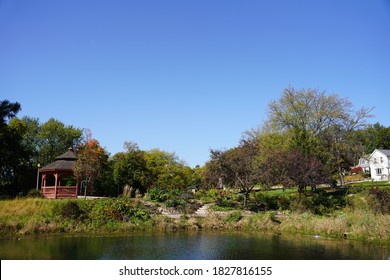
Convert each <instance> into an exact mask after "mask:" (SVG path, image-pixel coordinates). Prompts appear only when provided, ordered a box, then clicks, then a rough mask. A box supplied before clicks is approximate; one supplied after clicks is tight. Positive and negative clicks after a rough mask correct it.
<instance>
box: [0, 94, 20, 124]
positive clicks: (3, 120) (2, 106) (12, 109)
mask: <svg viewBox="0 0 390 280" xmlns="http://www.w3.org/2000/svg"><path fill="white" fill-rule="evenodd" d="M20 110H21V106H20V103H18V102H14V103H12V102H10V101H9V100H2V101H0V127H3V126H5V125H6V124H7V121H9V120H11V119H13V118H15V117H16V114H17V113H19V111H20Z"/></svg>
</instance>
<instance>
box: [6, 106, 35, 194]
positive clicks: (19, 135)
mask: <svg viewBox="0 0 390 280" xmlns="http://www.w3.org/2000/svg"><path fill="white" fill-rule="evenodd" d="M20 109H21V107H20V104H19V103H17V102H15V103H11V102H9V101H8V100H4V101H1V102H0V195H5V196H7V195H11V196H12V195H16V194H18V193H19V192H20V191H23V190H25V189H28V188H29V186H28V185H26V180H24V179H23V174H26V169H27V166H28V159H29V156H30V154H29V151H28V149H26V146H25V145H24V144H23V135H24V134H25V132H26V126H25V125H24V124H23V123H22V122H21V121H20V120H18V119H17V118H15V117H16V114H17V113H18V112H19V111H20Z"/></svg>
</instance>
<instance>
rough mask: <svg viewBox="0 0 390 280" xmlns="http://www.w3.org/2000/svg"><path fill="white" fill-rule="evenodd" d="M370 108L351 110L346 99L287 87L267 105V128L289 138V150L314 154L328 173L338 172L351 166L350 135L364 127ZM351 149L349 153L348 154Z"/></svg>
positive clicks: (352, 158) (351, 144)
mask: <svg viewBox="0 0 390 280" xmlns="http://www.w3.org/2000/svg"><path fill="white" fill-rule="evenodd" d="M371 111H372V109H369V108H365V107H363V108H361V109H358V110H355V109H354V107H353V105H352V103H351V102H350V101H349V100H348V99H347V98H341V97H339V96H338V95H335V94H333V95H325V93H324V92H322V91H319V90H316V89H302V90H295V89H293V88H291V87H290V88H287V89H285V90H284V92H283V94H282V97H281V98H280V99H278V100H276V101H272V102H271V103H270V104H269V120H268V127H270V128H271V129H272V130H273V131H275V132H286V131H287V132H288V133H289V134H290V135H291V139H292V146H291V148H298V149H301V150H302V151H304V152H305V153H306V154H307V155H316V156H319V158H320V159H321V160H322V162H323V163H324V164H325V163H326V165H327V168H328V170H331V171H332V172H333V173H338V174H339V176H340V181H341V184H343V181H344V180H343V174H344V170H345V169H346V168H347V167H348V166H352V165H353V163H354V158H355V154H356V153H358V152H359V151H358V149H359V147H361V145H359V144H358V143H355V142H354V139H353V137H352V136H353V133H354V132H355V131H356V130H358V129H361V128H364V127H365V126H366V125H367V119H368V118H369V117H371V115H370V112H371ZM351 147H353V149H352V150H353V153H351Z"/></svg>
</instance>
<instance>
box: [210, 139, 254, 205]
mask: <svg viewBox="0 0 390 280" xmlns="http://www.w3.org/2000/svg"><path fill="white" fill-rule="evenodd" d="M258 155H259V154H258V146H257V142H256V139H242V141H241V143H240V145H239V146H238V147H236V148H232V149H229V150H227V151H219V150H212V151H211V161H210V162H211V163H210V164H209V165H208V166H207V168H208V170H207V172H206V176H207V178H206V181H209V182H214V183H215V182H217V181H218V182H219V184H220V183H223V184H225V185H227V186H229V187H232V188H238V189H239V190H241V191H242V192H243V194H244V196H245V200H244V205H247V202H248V200H249V194H250V192H251V190H252V189H253V188H254V186H255V185H256V183H257V182H258V171H257V168H256V159H257V157H258ZM220 187H221V186H220Z"/></svg>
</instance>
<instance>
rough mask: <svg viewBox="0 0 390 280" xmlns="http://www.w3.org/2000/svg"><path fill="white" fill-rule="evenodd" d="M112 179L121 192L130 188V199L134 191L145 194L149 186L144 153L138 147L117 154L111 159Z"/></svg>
mask: <svg viewBox="0 0 390 280" xmlns="http://www.w3.org/2000/svg"><path fill="white" fill-rule="evenodd" d="M112 162H113V179H114V182H115V184H116V185H117V186H118V187H119V188H120V189H121V190H123V187H124V186H126V185H127V186H129V187H131V195H130V196H131V197H134V196H135V191H136V190H139V191H140V193H145V192H146V191H147V189H148V187H149V185H150V184H151V182H150V180H149V176H148V175H149V173H148V170H147V167H146V160H145V152H144V151H140V150H139V149H138V147H136V146H133V147H132V148H131V149H130V148H129V149H128V151H127V152H126V153H118V154H116V155H115V156H114V157H113V159H112Z"/></svg>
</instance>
